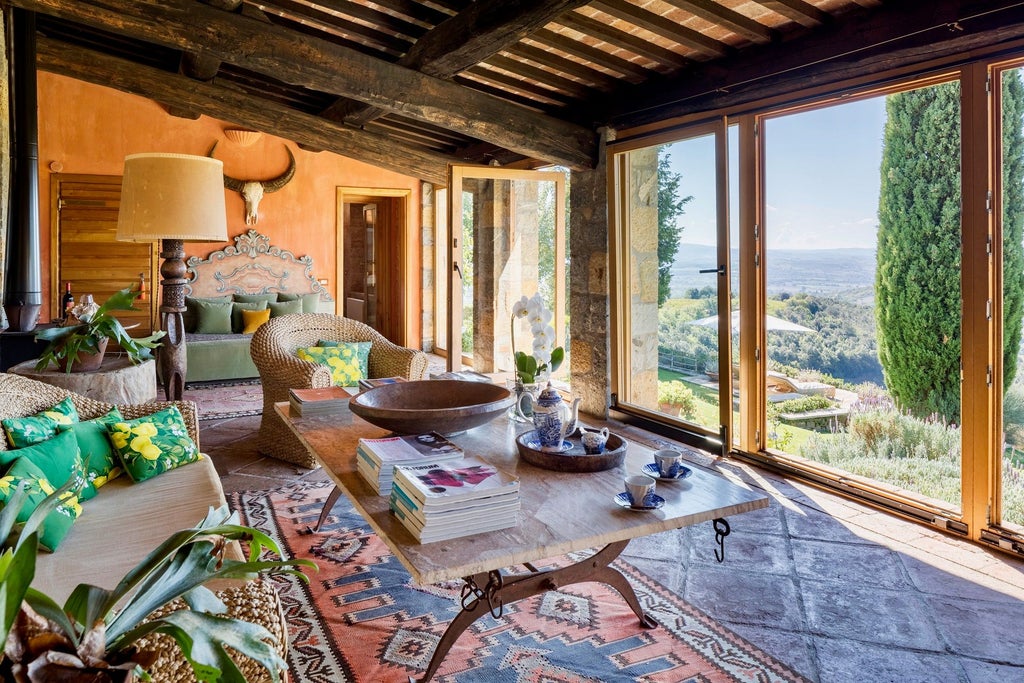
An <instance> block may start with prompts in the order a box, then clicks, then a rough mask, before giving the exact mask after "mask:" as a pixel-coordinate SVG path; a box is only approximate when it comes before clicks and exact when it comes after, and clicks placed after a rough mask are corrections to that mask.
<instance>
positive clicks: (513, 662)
mask: <svg viewBox="0 0 1024 683" xmlns="http://www.w3.org/2000/svg"><path fill="white" fill-rule="evenodd" d="M329 491H330V486H328V485H324V484H295V485H290V486H287V487H284V488H281V489H276V490H272V491H248V492H242V493H235V494H232V496H231V503H232V506H233V507H234V508H235V509H237V510H239V511H240V512H241V514H242V516H243V518H244V520H245V522H246V523H247V524H249V525H251V526H255V527H257V528H259V529H261V530H262V531H264V532H265V533H267V534H268V535H270V536H271V537H272V538H274V539H275V540H276V541H277V542H278V543H279V544H280V545H281V548H282V550H283V551H284V552H285V553H286V554H289V555H291V556H294V557H305V558H309V559H311V560H313V561H315V562H316V563H317V564H318V565H319V566H320V571H319V572H318V573H316V574H313V575H312V576H311V581H310V583H309V584H308V585H307V584H303V583H302V582H301V581H298V580H295V579H280V580H279V584H278V589H279V591H280V593H281V599H282V603H283V605H284V608H285V614H286V616H287V620H288V629H289V640H290V650H289V654H288V661H289V665H290V667H291V676H292V679H291V680H292V682H293V683H307V682H308V683H346V682H352V683H357V682H359V683H362V682H366V683H370V682H373V683H378V682H383V681H407V680H408V677H409V676H419V675H420V674H422V672H423V671H424V670H425V669H426V667H427V664H428V662H429V661H430V656H431V654H432V653H433V651H434V648H435V646H436V645H437V642H438V640H439V639H440V638H441V635H442V634H443V633H444V630H445V628H446V627H447V625H448V623H449V621H451V619H452V618H453V617H454V616H455V615H456V614H457V613H458V611H459V589H460V587H461V584H459V583H458V582H452V583H450V584H442V585H435V586H414V585H412V583H411V580H410V577H409V574H408V572H406V570H405V569H404V568H403V567H402V566H401V564H400V563H399V562H398V560H396V559H395V557H394V556H393V555H392V554H391V553H390V552H389V551H388V549H387V547H386V546H385V545H384V543H383V542H382V541H381V540H380V539H379V538H378V537H377V536H376V535H374V534H373V532H372V531H371V530H370V529H369V527H368V526H367V525H366V523H365V522H364V521H363V519H362V518H361V517H360V516H359V514H358V513H356V512H355V511H354V510H353V509H352V508H351V507H350V506H349V505H348V504H347V502H346V501H345V499H344V498H342V500H341V501H339V503H338V505H337V506H336V507H335V508H334V510H333V513H332V515H331V517H330V520H329V524H328V525H326V526H325V528H324V530H323V531H321V533H319V534H313V533H311V532H310V531H309V529H310V527H312V526H313V525H314V524H315V523H316V520H317V516H318V515H319V514H320V509H321V506H322V504H323V501H324V499H325V498H326V497H327V494H328V493H329ZM559 561H565V558H561V559H560V560H559V559H558V558H556V559H555V560H553V561H552V563H551V564H553V563H556V562H559ZM615 567H616V568H617V569H618V570H619V571H621V572H622V573H623V574H625V576H626V577H627V578H628V579H629V581H630V583H632V585H633V587H634V589H635V590H636V593H637V595H638V597H639V598H640V603H641V604H642V605H643V606H644V609H645V610H646V611H647V613H648V614H650V615H651V616H652V617H654V618H655V619H656V620H657V621H658V623H659V627H658V628H656V629H653V630H647V629H643V628H640V627H639V624H638V620H637V618H636V615H634V614H633V612H632V611H631V610H630V609H629V607H628V606H627V605H626V604H625V602H624V601H623V600H622V598H621V597H620V596H619V594H618V593H617V592H615V591H614V590H612V589H611V588H609V587H608V586H605V585H604V584H600V583H585V584H576V585H573V586H568V587H566V588H564V589H562V590H558V591H551V592H548V593H546V594H544V595H541V596H536V597H534V598H531V599H528V600H523V601H521V602H518V603H515V604H513V605H508V606H506V608H505V613H504V615H503V616H502V617H501V618H499V619H494V618H492V617H484V618H482V619H480V620H478V621H477V622H476V623H475V624H473V626H471V627H470V629H469V630H467V631H466V632H465V633H463V634H462V635H461V636H460V638H459V640H458V641H457V642H456V644H455V646H454V647H453V648H452V649H451V651H450V652H449V654H448V656H447V658H446V659H445V661H444V663H443V664H442V666H441V669H440V671H439V672H438V673H437V675H435V677H434V680H435V681H437V682H438V683H470V682H478V681H479V682H481V683H482V682H484V681H486V682H487V683H494V682H499V681H509V682H513V681H514V682H517V683H520V682H522V683H541V682H544V683H560V682H565V683H569V682H575V681H602V682H605V683H609V682H612V681H623V682H625V681H642V682H644V683H647V682H651V683H655V682H658V683H668V682H679V681H693V682H694V683H697V682H702V683H703V682H707V683H713V682H722V683H725V682H730V683H737V682H748V681H750V682H754V681H756V682H764V683H772V682H779V683H781V682H783V681H793V682H803V681H805V679H804V678H803V677H802V676H800V675H799V674H797V673H796V672H794V671H792V670H791V669H790V668H788V667H787V666H785V665H784V664H781V663H780V662H778V661H776V660H774V659H772V658H771V657H769V656H768V655H766V654H765V653H763V652H761V651H760V650H759V649H758V648H756V647H754V646H753V645H751V644H750V643H748V642H747V641H745V640H743V639H742V638H740V637H739V636H737V635H736V634H734V633H732V632H730V631H729V630H727V629H725V628H723V627H722V626H720V625H718V624H717V623H715V621H714V620H712V619H711V618H709V617H708V616H707V615H705V614H703V613H702V612H700V611H698V610H696V609H695V608H693V607H692V606H690V605H688V604H687V603H685V602H684V601H683V600H681V599H680V598H679V597H678V596H676V595H674V594H673V593H672V592H670V591H669V590H667V589H666V588H664V587H663V586H661V585H659V584H658V583H656V582H654V581H652V580H650V579H649V578H647V577H646V576H644V575H643V574H642V573H640V572H639V571H638V570H637V569H635V568H634V567H632V566H631V565H629V564H628V563H626V562H624V561H621V560H619V561H616V563H615Z"/></svg>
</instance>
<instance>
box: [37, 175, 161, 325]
mask: <svg viewBox="0 0 1024 683" xmlns="http://www.w3.org/2000/svg"><path fill="white" fill-rule="evenodd" d="M51 188H52V190H51V195H52V204H51V213H50V215H51V220H50V223H51V225H50V278H51V282H50V292H51V301H50V305H51V309H50V310H51V312H52V315H53V317H59V316H60V315H61V310H60V298H61V296H62V295H63V294H64V287H65V283H67V282H70V283H71V293H72V294H74V296H75V301H76V302H77V301H78V300H79V299H80V298H81V296H82V295H83V294H92V295H93V298H94V299H95V300H96V303H103V302H104V301H106V300H107V298H108V297H109V296H110V295H111V294H113V293H114V292H116V291H117V290H119V289H124V288H125V287H129V286H131V285H138V284H139V283H140V282H142V281H143V280H144V281H145V290H146V294H145V298H142V297H140V298H139V299H138V300H137V301H136V304H135V306H136V308H137V309H139V310H137V311H121V312H119V313H117V314H116V316H117V318H118V320H120V321H121V323H122V324H123V325H125V326H126V327H128V326H130V325H137V327H132V328H130V329H129V334H131V336H133V337H141V336H145V335H148V334H150V333H151V332H152V331H153V330H154V329H155V328H157V327H158V324H157V320H158V318H157V304H158V302H157V300H156V299H157V298H158V297H156V296H154V295H153V294H154V291H156V290H155V289H154V287H153V283H154V282H157V279H156V278H157V277H158V276H159V273H158V258H157V254H158V251H157V245H156V243H155V242H154V243H150V242H119V241H118V240H117V238H116V235H117V212H118V208H119V207H120V204H121V177H120V176H101V175H71V174H58V175H54V176H53V177H52V179H51Z"/></svg>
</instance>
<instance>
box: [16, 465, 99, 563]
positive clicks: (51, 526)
mask: <svg viewBox="0 0 1024 683" xmlns="http://www.w3.org/2000/svg"><path fill="white" fill-rule="evenodd" d="M22 481H24V482H25V484H26V486H25V493H26V494H27V500H26V502H25V505H23V506H22V508H21V510H20V511H19V512H18V517H17V519H16V520H15V521H16V522H17V523H18V524H24V523H25V522H27V521H28V518H29V516H30V515H31V514H32V511H33V510H35V509H36V508H37V507H39V504H40V503H42V502H43V500H44V499H45V498H46V497H47V496H48V495H50V494H51V493H53V492H54V491H55V490H56V487H55V486H53V485H52V484H51V483H50V481H49V480H48V479H47V478H46V475H45V474H43V471H42V470H41V469H39V467H37V466H36V465H34V464H33V463H32V461H31V460H29V459H28V458H18V459H17V460H15V461H14V463H12V464H11V467H10V469H8V470H7V474H5V475H4V476H3V477H0V507H3V506H4V505H6V504H7V501H8V500H10V498H11V496H13V495H14V492H15V491H16V490H17V488H18V484H19V483H20V482H22ZM80 514H82V506H81V504H80V503H79V502H78V498H77V497H76V496H73V495H71V494H70V493H68V494H65V496H64V502H63V503H61V504H60V505H58V506H57V507H56V508H55V509H54V510H53V511H52V512H51V513H50V514H48V515H47V516H46V519H45V520H44V521H43V525H42V527H40V529H39V545H41V546H42V547H43V548H45V549H46V550H49V551H50V552H53V551H54V550H56V549H57V546H58V545H60V542H61V541H63V540H64V537H65V536H67V534H68V531H70V530H71V526H72V525H73V524H74V523H75V520H76V519H78V516H79V515H80Z"/></svg>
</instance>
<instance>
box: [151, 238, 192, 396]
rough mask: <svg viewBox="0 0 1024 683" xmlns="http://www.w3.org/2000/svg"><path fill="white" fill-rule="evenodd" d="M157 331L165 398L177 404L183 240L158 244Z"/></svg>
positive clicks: (181, 379) (182, 366)
mask: <svg viewBox="0 0 1024 683" xmlns="http://www.w3.org/2000/svg"><path fill="white" fill-rule="evenodd" d="M160 258H162V259H164V262H163V263H162V264H160V276H161V280H160V288H161V293H160V327H161V329H163V330H164V331H165V332H166V333H167V335H166V336H165V337H164V338H163V340H162V343H161V345H160V347H159V348H158V349H157V352H156V356H157V365H158V367H159V368H160V380H161V381H162V382H163V385H164V396H165V397H166V398H167V400H168V401H180V400H181V396H182V392H183V391H184V390H185V371H186V370H187V369H188V363H187V361H186V357H185V321H184V319H183V318H182V313H184V311H185V284H186V283H187V282H188V280H186V279H185V273H186V269H185V243H184V241H183V240H174V239H164V240H161V241H160Z"/></svg>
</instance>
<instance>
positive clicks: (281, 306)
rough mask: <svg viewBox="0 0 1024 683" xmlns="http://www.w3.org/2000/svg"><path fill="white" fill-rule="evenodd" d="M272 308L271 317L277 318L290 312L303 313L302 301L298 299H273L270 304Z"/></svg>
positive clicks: (269, 306)
mask: <svg viewBox="0 0 1024 683" xmlns="http://www.w3.org/2000/svg"><path fill="white" fill-rule="evenodd" d="M268 308H270V317H271V318H276V317H278V316H279V315H288V314H289V313H302V302H301V301H300V300H298V299H295V300H294V301H273V302H271V303H270V304H268Z"/></svg>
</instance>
